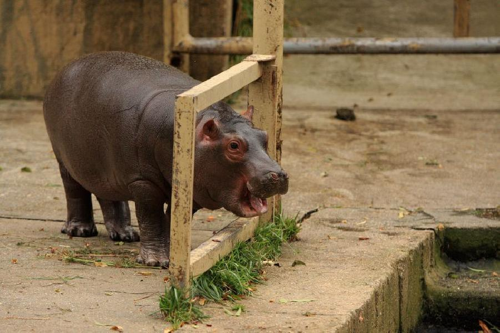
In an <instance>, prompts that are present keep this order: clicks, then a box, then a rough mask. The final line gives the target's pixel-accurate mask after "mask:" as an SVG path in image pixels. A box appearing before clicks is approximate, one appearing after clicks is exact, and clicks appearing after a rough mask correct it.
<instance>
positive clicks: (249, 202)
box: [241, 183, 267, 217]
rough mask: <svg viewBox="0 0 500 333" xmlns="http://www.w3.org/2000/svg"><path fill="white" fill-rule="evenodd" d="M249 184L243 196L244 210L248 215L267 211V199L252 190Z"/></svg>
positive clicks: (244, 189) (242, 204)
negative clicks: (256, 194) (254, 193)
mask: <svg viewBox="0 0 500 333" xmlns="http://www.w3.org/2000/svg"><path fill="white" fill-rule="evenodd" d="M249 187H250V186H249V184H248V183H247V186H246V187H244V188H243V193H242V197H241V208H242V212H243V214H244V215H245V216H246V217H252V216H257V215H261V214H264V213H265V212H267V200H266V199H265V198H259V197H257V196H255V195H253V194H252V192H250V189H249Z"/></svg>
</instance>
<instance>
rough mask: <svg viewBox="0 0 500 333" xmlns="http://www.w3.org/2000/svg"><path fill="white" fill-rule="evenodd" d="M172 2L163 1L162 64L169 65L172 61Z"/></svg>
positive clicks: (168, 0) (169, 0)
mask: <svg viewBox="0 0 500 333" xmlns="http://www.w3.org/2000/svg"><path fill="white" fill-rule="evenodd" d="M172 23H173V19H172V0H163V62H164V63H166V64H167V65H170V60H171V59H172V34H173V29H174V27H173V24H172Z"/></svg>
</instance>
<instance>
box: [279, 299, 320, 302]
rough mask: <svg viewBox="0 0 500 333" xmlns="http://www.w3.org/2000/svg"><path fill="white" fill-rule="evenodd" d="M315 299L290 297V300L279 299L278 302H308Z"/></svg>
mask: <svg viewBox="0 0 500 333" xmlns="http://www.w3.org/2000/svg"><path fill="white" fill-rule="evenodd" d="M314 301H315V300H314V299H291V300H287V299H284V298H282V299H280V303H309V302H314Z"/></svg>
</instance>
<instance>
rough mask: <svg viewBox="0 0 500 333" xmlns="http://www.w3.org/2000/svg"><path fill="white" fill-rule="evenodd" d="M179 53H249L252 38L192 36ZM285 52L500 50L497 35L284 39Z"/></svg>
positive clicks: (372, 52)
mask: <svg viewBox="0 0 500 333" xmlns="http://www.w3.org/2000/svg"><path fill="white" fill-rule="evenodd" d="M176 51H177V52H181V53H199V54H251V53H252V38H249V37H222V38H193V39H191V40H188V41H186V42H185V43H181V44H179V45H178V46H177V48H176ZM284 53H285V54H474V53H476V54H480V53H500V37H482V38H287V39H285V42H284Z"/></svg>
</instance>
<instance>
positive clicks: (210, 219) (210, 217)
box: [207, 216, 215, 222]
mask: <svg viewBox="0 0 500 333" xmlns="http://www.w3.org/2000/svg"><path fill="white" fill-rule="evenodd" d="M214 220H215V217H214V216H209V217H207V222H213V221H214Z"/></svg>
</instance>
